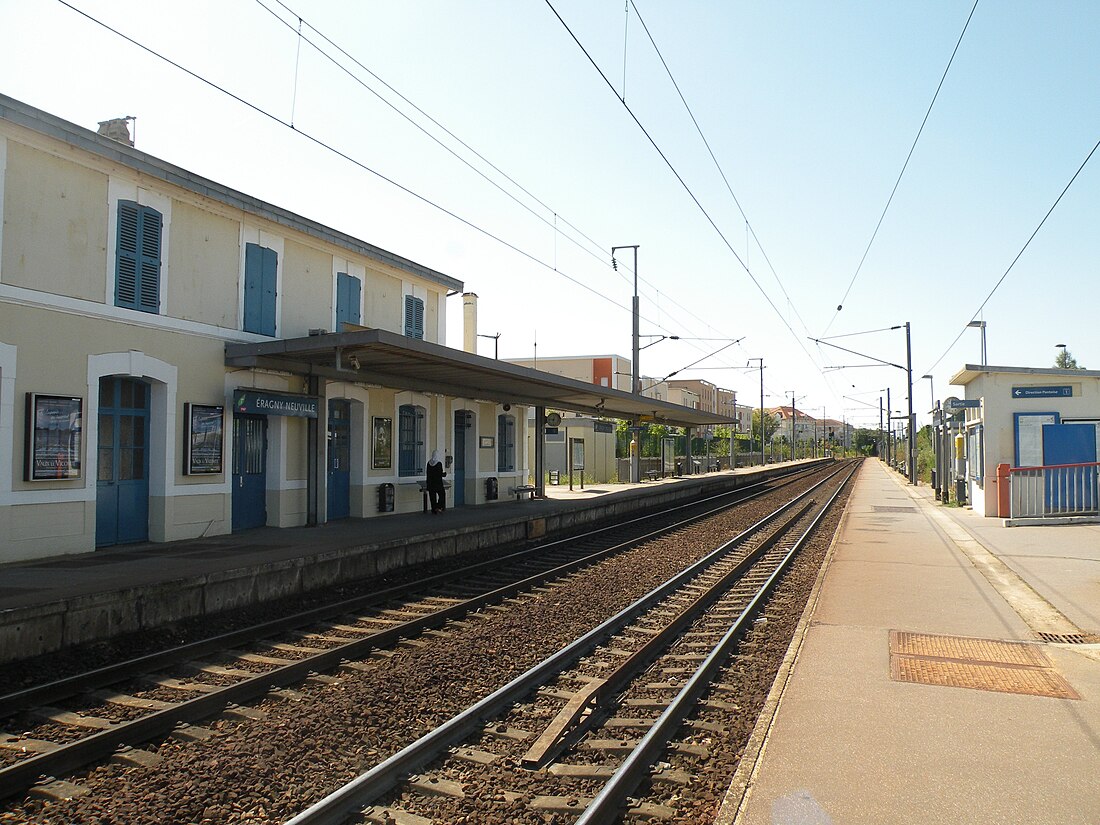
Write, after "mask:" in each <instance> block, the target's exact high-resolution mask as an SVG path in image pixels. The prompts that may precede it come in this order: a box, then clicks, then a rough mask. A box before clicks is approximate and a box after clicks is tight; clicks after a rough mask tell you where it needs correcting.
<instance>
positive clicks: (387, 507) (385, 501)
mask: <svg viewBox="0 0 1100 825" xmlns="http://www.w3.org/2000/svg"><path fill="white" fill-rule="evenodd" d="M378 512H379V513H392V512H393V485H392V484H389V483H386V484H379V485H378Z"/></svg>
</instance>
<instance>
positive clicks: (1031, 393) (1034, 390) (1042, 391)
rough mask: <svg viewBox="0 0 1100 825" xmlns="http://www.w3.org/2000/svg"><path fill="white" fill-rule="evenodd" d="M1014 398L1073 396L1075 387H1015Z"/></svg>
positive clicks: (1013, 389) (1013, 390)
mask: <svg viewBox="0 0 1100 825" xmlns="http://www.w3.org/2000/svg"><path fill="white" fill-rule="evenodd" d="M1012 397H1013V398H1073V387H1013V388H1012Z"/></svg>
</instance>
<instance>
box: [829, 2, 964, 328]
mask: <svg viewBox="0 0 1100 825" xmlns="http://www.w3.org/2000/svg"><path fill="white" fill-rule="evenodd" d="M977 8H978V0H974V5H973V6H971V7H970V14H969V15H967V17H966V22H965V23H964V24H963V27H962V31H961V32H959V39H958V40H957V41H956V42H955V48H954V49H953V50H952V51H951V57H950V58H948V60H947V66H946V68H944V70H943V75H942V76H941V77H940V82H939V84H938V85H937V86H936V91H935V93H934V94H933V95H932V101H931V102H930V103H929V104H928V109H927V111H925V113H924V119H923V120H922V121H921V124H920V128H919V129H917V135H916V137H914V138H913V145H912V146H910V147H909V154H908V155H906V156H905V163H903V164H902V165H901V171H900V172H898V178H897V180H895V181H894V188H893V189H891V190H890V197H888V198H887V199H886V206H884V207H883V208H882V214H881V215H879V216H878V223H876V224H875V231H874V232H872V233H871V239H870V240H869V241H867V247H866V248H865V249H864V250H863V257H861V258H860V259H859V265H858V266H857V267H856V271H855V272H854V273H852V279H851V280H850V281H849V282H848V288H847V289H845V290H844V295H843V296H841V299H840V301H839V302H838V303H837V306H836V310H835V311H834V312H833V317H832V318H831V319H830V320H829V323H828V325H827V326H826V327H825V332H828V331H829V330H830V329H831V328H832V326H833V322H834V321H836V317H837V315H839V314H840V310H841V307H843V306H844V302H845V301H847V300H848V295H849V294H850V293H851V291H852V287H853V286H855V283H856V278H858V277H859V273H860V270H862V269H863V264H864V262H865V261H866V260H867V255H868V253H870V251H871V246H872V244H874V242H875V238H876V237H878V231H879V229H881V228H882V222H883V221H884V220H885V219H886V213H887V212H888V211H890V204H891V203H893V202H894V195H896V194H897V191H898V187H899V186H900V185H901V179H902V178H903V177H904V176H905V170H906V169H907V168H908V167H909V161H910V160H912V158H913V152H914V151H916V148H917V142H918V141H919V140H920V136H921V133H923V132H924V127H925V125H926V124H927V123H928V118H929V116H930V115H931V114H932V107H933V106H935V105H936V99H937V98H938V97H939V96H940V90H941V89H942V88H943V83H944V81H945V80H947V73H948V72H949V71H951V64H952V63H954V62H955V55H956V54H958V52H959V46H961V45H962V41H963V36H964V35H965V34H966V30H967V28H968V27H969V26H970V21H971V19H972V18H973V17H974V12H975V10H976V9H977Z"/></svg>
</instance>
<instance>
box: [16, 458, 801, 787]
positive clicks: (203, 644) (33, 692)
mask: <svg viewBox="0 0 1100 825" xmlns="http://www.w3.org/2000/svg"><path fill="white" fill-rule="evenodd" d="M814 469H816V468H809V469H805V470H803V469H801V468H800V469H795V470H793V471H792V472H791V473H788V474H786V475H783V476H779V477H778V479H774V478H773V479H768V480H765V481H761V482H757V483H755V484H748V485H745V486H744V487H737V488H735V489H733V490H727V491H725V492H723V493H717V494H715V495H713V496H709V497H707V498H704V499H700V500H697V501H693V502H689V503H686V504H682V505H677V506H676V507H675V508H671V509H673V510H676V509H680V510H684V509H688V508H691V507H698V506H700V505H703V504H706V503H708V502H712V501H715V500H717V499H721V498H728V497H730V496H734V495H737V496H741V495H743V494H745V493H749V495H748V496H744V497H739V498H738V499H737V500H736V501H735V502H733V503H734V504H740V503H743V502H745V501H749V500H751V499H752V498H754V497H756V496H759V495H762V494H763V493H765V492H768V490H764V489H759V488H763V487H765V485H767V484H769V483H771V482H774V481H776V480H782V481H783V482H784V483H791V482H793V481H796V480H797V477H798V476H801V475H802V474H804V473H808V472H812V471H813V470H814ZM728 506H731V505H723V506H722V507H717V508H715V510H714V511H711V512H717V511H718V510H721V509H723V508H724V507H728ZM667 512H669V511H668V510H665V511H663V513H667ZM704 515H705V514H704ZM653 518H654V516H653V515H652V514H650V515H642V516H637V517H634V518H631V519H627V520H626V521H621V522H617V523H615V524H611V525H606V526H604V527H598V528H596V529H594V530H589V531H587V532H584V533H580V534H578V535H575V536H569V537H565V538H561V539H555V540H553V541H550V542H544V543H540V544H536V545H534V546H532V547H527V548H525V549H523V550H518V551H516V552H514V553H509V554H507V555H504V556H501V557H498V558H495V559H491V560H488V561H484V562H478V563H476V564H473V565H470V566H469V567H465V568H462V569H461V570H458V571H455V570H452V571H448V572H445V573H438V574H436V575H433V576H429V577H427V578H424V579H418V580H417V581H415V582H410V583H407V584H402V585H396V586H394V587H390V588H386V589H385V590H378V591H374V592H372V593H369V594H366V595H363V596H355V597H353V598H350V599H344V600H341V601H339V602H334V603H332V604H328V605H322V606H321V607H316V608H311V609H310V610H304V611H301V612H299V613H295V614H292V615H290V616H283V617H280V618H278V619H274V620H271V621H267V622H261V623H259V624H255V625H251V626H249V627H246V628H242V629H240V630H233V631H230V632H228V633H222V634H219V635H217V636H212V637H210V638H207V639H200V640H198V641H196V642H190V643H188V644H184V645H177V646H176V647H173V648H169V649H168V650H163V651H157V652H156V653H150V654H147V655H144V656H138V657H135V658H133V659H128V660H126V661H125V662H119V663H116V664H112V665H106V666H104V667H100V668H96V669H95V670H91V671H87V672H85V673H80V674H76V675H73V676H68V677H65V678H63V679H57V680H54V681H52V682H48V683H46V684H43V685H35V686H33V687H29V688H25V689H23V690H18V691H13V692H11V693H7V694H4V695H0V718H3V717H5V716H10V715H12V714H14V713H18V712H19V711H21V710H25V709H27V708H29V707H33V706H35V705H48V704H50V703H53V702H56V701H58V700H60V699H64V698H68V697H69V696H73V695H75V694H79V693H86V692H90V691H93V690H97V689H99V688H103V687H107V686H109V685H112V684H115V683H117V682H120V681H124V680H126V679H129V678H133V677H134V676H139V675H142V674H144V673H148V672H150V671H155V670H159V669H161V668H163V667H166V666H170V665H175V664H179V663H180V662H184V661H187V660H188V659H195V658H201V657H203V656H206V655H208V654H209V653H211V652H217V651H221V650H224V649H226V648H232V647H236V646H238V645H240V644H244V643H248V642H251V641H254V640H256V639H260V638H264V637H265V636H272V635H277V634H279V633H284V632H286V631H288V630H293V629H296V628H299V627H301V626H303V625H308V624H311V623H314V622H323V621H326V620H328V619H331V618H333V617H335V616H339V615H341V614H344V613H349V612H354V611H356V610H362V609H366V608H369V607H371V606H372V605H375V604H381V603H384V602H386V601H388V600H390V599H396V598H401V597H404V596H407V595H409V594H410V593H415V592H418V591H420V590H423V589H425V588H428V587H434V586H437V585H439V584H444V583H450V582H451V581H452V580H453V579H454V578H455V577H456V575H471V576H472V575H476V574H477V573H478V572H480V571H482V570H494V571H499V568H500V566H501V565H502V564H506V563H509V562H513V561H518V560H522V559H523V558H524V557H525V556H530V555H531V554H533V553H535V552H539V553H545V552H547V551H552V550H553V549H554V548H555V547H558V546H560V545H567V544H570V543H576V542H577V541H580V540H584V539H586V538H591V537H595V536H599V535H600V534H603V533H608V532H611V531H614V530H622V529H624V528H627V527H630V526H633V525H636V524H638V523H640V522H643V521H646V520H652V519H653ZM675 526H676V525H675V524H674V525H672V526H671V527H670V528H666V529H675ZM0 798H2V792H0Z"/></svg>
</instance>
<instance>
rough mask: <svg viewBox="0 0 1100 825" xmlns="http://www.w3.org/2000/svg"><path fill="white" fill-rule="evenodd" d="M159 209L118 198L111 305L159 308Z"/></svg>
mask: <svg viewBox="0 0 1100 825" xmlns="http://www.w3.org/2000/svg"><path fill="white" fill-rule="evenodd" d="M163 223H164V221H163V218H162V217H161V214H160V212H158V211H157V210H155V209H151V208H150V207H148V206H142V205H141V204H138V203H135V202H134V201H125V200H120V201H119V202H118V243H117V245H116V249H117V258H118V259H117V261H116V264H115V306H120V307H126V308H127V309H136V310H140V311H141V312H152V313H159V312H160V250H161V232H162V228H163Z"/></svg>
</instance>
